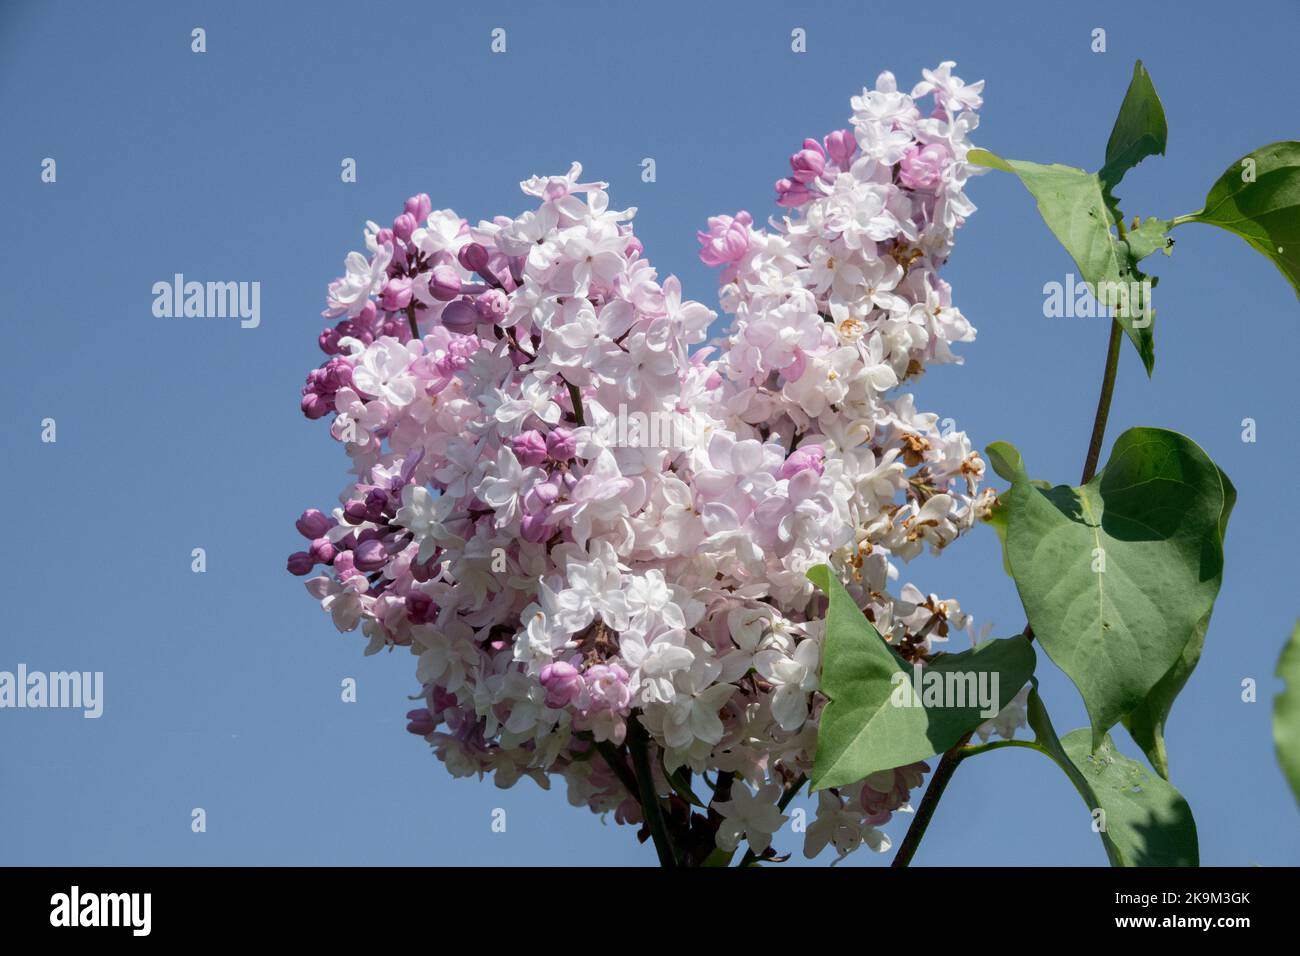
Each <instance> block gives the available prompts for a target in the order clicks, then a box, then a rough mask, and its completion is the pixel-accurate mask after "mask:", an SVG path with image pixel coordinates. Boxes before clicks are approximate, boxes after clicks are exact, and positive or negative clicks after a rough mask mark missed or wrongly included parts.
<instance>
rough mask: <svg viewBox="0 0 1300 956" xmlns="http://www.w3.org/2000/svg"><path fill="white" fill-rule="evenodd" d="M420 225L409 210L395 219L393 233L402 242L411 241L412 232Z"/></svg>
mask: <svg viewBox="0 0 1300 956" xmlns="http://www.w3.org/2000/svg"><path fill="white" fill-rule="evenodd" d="M418 225H419V224H418V223H417V222H416V220H415V217H414V216H412V215H411V214H410V213H409V212H404V213H402V214H401V215H400V216H398V217H397V218H396V219H394V220H393V235H394V236H396V237H397V238H398V239H401V240H402V242H410V241H411V233H413V232H415V229H416V227H417V226H418Z"/></svg>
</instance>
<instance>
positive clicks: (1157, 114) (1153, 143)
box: [1097, 60, 1169, 258]
mask: <svg viewBox="0 0 1300 956" xmlns="http://www.w3.org/2000/svg"><path fill="white" fill-rule="evenodd" d="M1168 140H1169V124H1168V123H1167V122H1166V121H1165V109H1164V107H1163V106H1162V105H1161V104H1160V97H1159V96H1158V95H1157V94H1156V88H1155V85H1154V84H1153V83H1152V82H1151V76H1150V74H1148V73H1147V71H1146V69H1145V68H1144V67H1143V66H1142V61H1141V60H1138V61H1137V62H1136V63H1134V64H1133V79H1132V80H1131V81H1130V82H1129V85H1128V92H1126V93H1125V94H1124V102H1123V103H1121V104H1120V108H1119V115H1118V116H1116V117H1115V126H1114V128H1113V129H1112V130H1111V131H1110V139H1109V140H1108V141H1107V143H1106V164H1105V165H1104V166H1102V168H1101V171H1100V172H1099V173H1098V174H1097V175H1098V176H1099V177H1100V179H1101V183H1102V187H1103V190H1104V191H1105V194H1106V196H1107V198H1108V200H1109V201H1110V204H1111V208H1112V209H1113V210H1115V211H1116V215H1117V216H1118V207H1117V206H1116V200H1115V198H1114V195H1113V190H1114V188H1115V186H1116V185H1118V184H1119V181H1120V180H1121V179H1123V178H1124V174H1125V173H1126V172H1128V171H1129V170H1130V169H1132V168H1133V167H1134V166H1136V165H1137V164H1138V163H1140V162H1142V160H1144V159H1146V158H1147V157H1148V156H1155V155H1157V154H1159V155H1163V154H1164V151H1165V146H1166V144H1167V142H1168ZM1139 258H1140V257H1139Z"/></svg>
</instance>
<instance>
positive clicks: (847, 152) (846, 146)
mask: <svg viewBox="0 0 1300 956" xmlns="http://www.w3.org/2000/svg"><path fill="white" fill-rule="evenodd" d="M825 143H826V153H827V155H828V156H830V159H831V162H832V163H834V164H835V165H836V166H838V167H839V168H840V169H848V168H849V164H850V163H851V162H852V160H853V154H854V153H856V152H857V151H858V141H857V138H856V137H855V136H854V135H853V130H851V129H837V130H836V131H835V132H833V133H827V134H826V139H825Z"/></svg>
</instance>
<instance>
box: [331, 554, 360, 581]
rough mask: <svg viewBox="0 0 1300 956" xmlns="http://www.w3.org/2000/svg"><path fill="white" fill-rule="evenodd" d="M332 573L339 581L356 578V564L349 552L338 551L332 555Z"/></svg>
mask: <svg viewBox="0 0 1300 956" xmlns="http://www.w3.org/2000/svg"><path fill="white" fill-rule="evenodd" d="M334 573H335V574H337V575H338V578H339V580H340V581H346V580H347V579H348V578H353V577H356V575H357V563H356V559H355V558H354V557H353V554H352V552H351V551H340V552H339V553H338V554H336V555H334Z"/></svg>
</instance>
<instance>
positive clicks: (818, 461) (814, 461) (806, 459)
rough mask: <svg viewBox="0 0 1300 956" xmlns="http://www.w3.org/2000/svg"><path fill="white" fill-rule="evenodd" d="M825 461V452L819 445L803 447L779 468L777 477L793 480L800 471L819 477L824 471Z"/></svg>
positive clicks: (796, 450)
mask: <svg viewBox="0 0 1300 956" xmlns="http://www.w3.org/2000/svg"><path fill="white" fill-rule="evenodd" d="M825 459H826V452H825V450H824V449H823V448H822V446H821V445H805V446H804V447H803V448H796V449H795V450H794V451H792V452H791V453H790V457H789V458H787V459H786V460H785V464H783V465H782V466H781V471H780V473H779V474H778V476H777V477H779V478H793V477H794V476H795V475H797V474H799V473H800V472H802V471H815V472H816V473H817V474H818V475H820V474H822V473H823V472H824V471H825V469H826V465H825Z"/></svg>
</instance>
